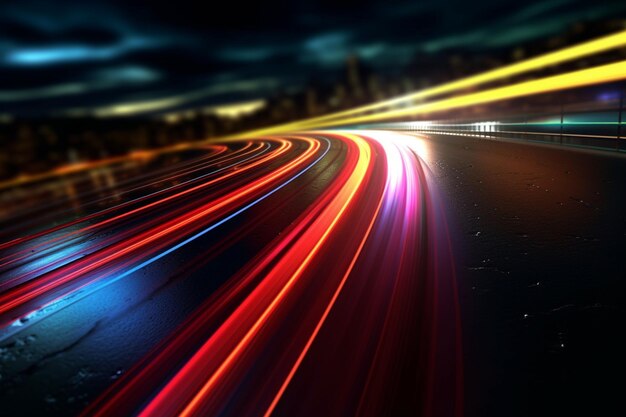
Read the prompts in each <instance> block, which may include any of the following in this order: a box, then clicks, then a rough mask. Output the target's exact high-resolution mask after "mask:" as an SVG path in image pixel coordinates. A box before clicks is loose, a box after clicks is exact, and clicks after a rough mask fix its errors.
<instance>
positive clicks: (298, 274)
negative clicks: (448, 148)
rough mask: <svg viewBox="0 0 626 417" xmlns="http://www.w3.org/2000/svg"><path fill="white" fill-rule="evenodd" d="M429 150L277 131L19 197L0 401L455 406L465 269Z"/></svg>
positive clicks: (159, 407) (304, 409) (112, 408)
mask: <svg viewBox="0 0 626 417" xmlns="http://www.w3.org/2000/svg"><path fill="white" fill-rule="evenodd" d="M421 151H422V150H421V149H420V147H419V142H417V141H416V140H415V138H414V137H413V136H410V135H404V134H398V133H390V132H382V131H372V132H367V131H364V132H357V131H355V132H335V133H324V132H320V133H318V134H316V133H310V134H306V135H294V136H277V137H269V138H266V139H261V140H252V141H241V142H231V143H227V144H216V145H209V146H205V147H203V148H201V149H194V150H190V151H185V152H181V153H180V154H169V155H165V156H160V157H153V156H149V155H146V158H145V159H144V160H143V161H141V162H137V161H134V162H132V163H120V164H115V165H113V166H109V167H104V168H103V167H97V168H94V169H92V170H86V171H84V172H82V173H77V174H72V175H70V176H63V177H62V178H57V179H56V180H48V181H43V182H40V183H34V184H31V185H28V186H26V187H25V188H24V189H19V190H18V189H9V190H6V191H5V192H6V193H10V195H9V196H6V195H5V196H3V197H4V198H11V199H12V201H15V204H14V205H12V206H7V210H6V211H5V212H4V213H3V221H2V234H3V237H2V238H3V242H4V243H3V244H2V247H1V250H2V253H1V266H0V267H1V268H2V270H1V271H2V281H1V285H2V292H1V294H0V300H1V301H0V308H1V310H0V323H1V324H2V339H3V340H2V345H1V346H2V356H1V357H0V359H1V360H2V362H1V363H2V379H1V380H0V385H2V390H1V392H2V393H3V394H2V396H3V398H2V402H3V405H5V406H6V407H8V409H9V410H11V415H20V414H21V415H33V414H46V415H68V414H77V413H81V412H82V413H84V414H85V415H129V414H139V415H144V416H148V415H155V416H157V415H158V416H162V415H218V414H219V415H222V414H227V415H259V414H267V415H270V414H273V415H293V414H294V413H297V414H299V415H344V414H345V413H350V414H355V413H359V414H362V415H380V414H381V413H392V414H398V413H399V414H402V413H406V412H411V413H414V412H420V413H422V412H423V413H429V414H430V413H432V412H434V411H437V412H438V413H443V414H444V415H450V414H451V413H452V414H455V413H460V411H461V409H462V398H463V397H462V395H463V387H462V355H461V340H460V336H461V327H460V321H459V319H460V310H459V303H458V294H457V287H456V285H457V284H456V276H455V274H454V261H453V255H452V251H451V241H450V236H449V229H448V226H447V221H446V216H445V213H444V209H443V205H442V202H441V199H440V196H439V195H438V192H437V187H436V184H435V183H434V182H433V178H432V173H431V172H430V169H429V168H428V166H427V165H426V164H424V162H423V160H422V158H421V156H420V152H421ZM390 398H393V401H390ZM451 398H452V399H453V401H450V399H451Z"/></svg>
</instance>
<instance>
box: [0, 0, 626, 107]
mask: <svg viewBox="0 0 626 417" xmlns="http://www.w3.org/2000/svg"><path fill="white" fill-rule="evenodd" d="M3 1H4V0H3ZM338 3H341V4H340V5H339V4H338ZM211 4H213V6H211ZM625 11H626V3H623V2H620V1H578V0H548V1H543V2H524V1H516V2H505V1H501V0H479V1H471V2H468V1H457V0H453V1H442V0H427V1H406V0H404V1H402V0H399V1H390V0H387V1H378V2H376V1H342V2H336V1H323V2H319V1H263V2H260V1H259V2H256V3H254V4H250V5H245V4H244V3H242V2H239V1H224V2H220V3H215V2H196V4H188V3H187V2H185V1H180V0H178V1H170V2H158V1H123V2H116V1H91V2H84V1H83V2H79V1H68V0H55V1H47V2H41V1H28V0H22V1H19V2H18V1H6V2H5V3H3V4H2V5H0V33H1V35H0V115H3V114H4V115H6V114H8V115H18V116H19V115H55V116H65V115H70V116H71V115H85V114H93V113H99V114H102V115H106V114H107V110H109V109H111V108H113V107H115V106H117V108H119V106H120V105H122V104H123V105H129V107H127V108H128V109H129V111H128V113H129V114H141V113H143V112H155V111H156V112H167V111H170V110H172V109H180V108H192V107H194V106H200V105H217V104H226V103H234V102H242V101H248V100H253V99H258V98H263V97H266V96H268V95H269V94H271V93H273V92H276V91H278V90H290V89H297V88H300V87H302V86H303V85H305V84H306V83H307V82H309V81H310V80H311V78H316V79H322V80H323V79H325V78H330V79H332V78H333V77H336V75H337V74H338V73H339V71H341V69H342V67H343V66H344V62H345V58H346V56H347V55H348V54H356V55H358V56H359V57H360V59H361V60H362V61H363V62H365V63H366V64H367V65H369V66H371V67H373V68H375V69H376V70H378V71H381V72H384V71H391V70H393V69H394V68H402V66H403V65H406V64H407V62H408V61H409V60H410V59H411V58H412V57H414V56H415V55H416V54H418V53H425V54H445V53H447V52H450V51H453V50H463V51H467V52H477V53H490V52H491V51H496V50H498V49H503V48H510V47H512V46H514V45H516V44H520V43H524V42H531V41H533V40H534V39H541V38H545V37H548V36H550V35H552V34H556V33H559V32H560V31H563V30H564V29H566V28H567V27H568V26H570V25H571V24H572V23H575V22H579V21H591V20H597V19H603V18H609V17H613V16H617V15H620V14H623V13H624V12H625Z"/></svg>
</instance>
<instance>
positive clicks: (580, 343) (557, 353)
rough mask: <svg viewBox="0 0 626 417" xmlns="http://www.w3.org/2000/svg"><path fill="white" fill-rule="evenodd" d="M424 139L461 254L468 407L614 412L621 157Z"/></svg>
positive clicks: (625, 267) (529, 412)
mask: <svg viewBox="0 0 626 417" xmlns="http://www.w3.org/2000/svg"><path fill="white" fill-rule="evenodd" d="M427 138H428V139H425V140H424V141H423V143H424V145H423V146H424V148H425V149H427V150H428V152H425V153H424V159H425V161H426V163H427V165H428V166H429V167H431V169H432V170H433V172H434V173H435V176H436V178H437V183H438V185H439V187H440V189H441V190H442V193H443V194H444V195H445V200H446V205H447V207H448V218H449V219H450V221H451V224H452V226H451V227H452V229H453V230H455V233H453V236H454V239H455V243H456V245H455V247H456V255H457V259H458V260H459V263H460V265H459V269H458V276H459V283H460V288H461V293H462V296H461V300H462V303H461V304H462V310H463V328H464V333H463V334H464V338H463V341H464V349H465V358H466V360H465V362H464V364H465V376H466V378H465V389H466V391H465V393H466V411H467V414H468V415H472V416H503V415H507V416H538V415H541V416H543V415H546V416H548V415H551V416H556V415H568V416H572V415H581V416H582V415H606V416H609V415H620V414H621V413H622V411H623V408H624V407H623V402H622V400H621V398H622V393H623V392H624V389H625V388H626V386H625V383H624V379H623V377H622V375H624V372H625V371H626V364H625V360H624V354H623V346H624V342H625V341H626V340H625V337H624V332H623V330H621V329H622V328H623V323H624V307H625V306H626V300H625V295H626V287H625V279H626V256H625V255H626V193H625V190H626V159H625V157H624V155H623V154H616V153H608V152H607V153H602V152H593V151H584V150H578V149H573V148H568V147H558V146H542V145H534V144H528V143H520V142H516V141H509V142H507V141H501V140H491V139H487V138H480V137H465V136H449V135H439V136H429V137H427Z"/></svg>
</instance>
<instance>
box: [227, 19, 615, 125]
mask: <svg viewBox="0 0 626 417" xmlns="http://www.w3.org/2000/svg"><path fill="white" fill-rule="evenodd" d="M624 46H626V31H621V32H618V33H615V34H612V35H608V36H605V37H601V38H598V39H594V40H591V41H588V42H584V43H581V44H579V45H574V46H571V47H567V48H564V49H561V50H558V51H555V52H550V53H547V54H544V55H540V56H538V57H534V58H530V59H527V60H524V61H521V62H518V63H514V64H510V65H505V66H503V67H500V68H496V69H494V70H490V71H486V72H482V73H480V74H477V75H473V76H470V77H466V78H462V79H460V80H455V81H451V82H448V83H444V84H441V85H438V86H435V87H431V88H426V89H424V90H420V91H416V92H413V93H410V94H406V95H403V96H400V97H395V98H392V99H388V100H383V101H380V102H376V103H373V104H369V105H365V106H360V107H356V108H353V109H349V110H344V111H340V112H336V113H331V114H328V115H324V116H318V117H313V118H309V119H304V120H298V121H295V122H290V123H285V124H282V125H278V126H273V127H270V128H266V129H257V130H254V131H251V132H248V133H247V135H250V136H258V135H265V134H271V133H280V132H288V131H298V130H306V129H316V128H322V127H330V126H340V125H347V124H351V123H353V121H352V120H354V119H357V118H356V116H355V115H357V114H360V113H366V112H372V111H375V110H380V109H384V108H386V107H392V106H396V105H399V104H409V105H411V104H412V103H413V102H415V101H421V100H425V99H428V98H432V97H436V96H438V95H442V94H447V93H453V92H457V91H460V90H463V89H467V88H469V87H478V86H480V85H483V84H487V83H489V82H493V81H498V80H502V79H505V78H507V77H511V76H515V75H521V74H524V73H527V72H531V71H536V70H540V69H543V68H547V67H550V66H554V65H557V64H562V63H566V62H569V61H573V60H577V59H580V58H584V57H588V56H592V55H596V54H599V53H602V52H606V51H609V50H612V49H617V48H620V47H624ZM598 82H602V81H598ZM547 91H548V90H547ZM413 107H414V105H413ZM377 114H382V115H384V114H386V112H377ZM383 118H384V117H383ZM366 120H367V119H366ZM233 137H234V136H233Z"/></svg>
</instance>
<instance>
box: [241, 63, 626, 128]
mask: <svg viewBox="0 0 626 417" xmlns="http://www.w3.org/2000/svg"><path fill="white" fill-rule="evenodd" d="M623 79H626V61H619V62H616V63H612V64H606V65H601V66H597V67H593V68H588V69H584V70H579V71H573V72H568V73H565V74H560V75H554V76H550V77H544V78H540V79H537V80H531V81H524V82H520V83H517V84H513V85H509V86H504V87H497V88H492V89H489V90H485V91H480V92H476V93H469V94H465V95H462V96H458V97H451V98H446V99H442V100H437V101H433V102H430V103H423V104H417V105H413V106H410V107H406V108H402V109H392V110H387V111H383V112H380V113H375V114H369V115H362V116H354V117H344V118H340V119H336V120H329V121H327V122H321V123H319V124H317V125H314V126H309V125H308V124H298V123H296V124H287V125H279V126H275V127H270V128H267V129H261V130H258V131H254V132H248V133H244V134H238V135H233V136H232V138H235V137H238V138H240V137H242V136H243V135H245V136H257V135H266V134H268V133H276V132H285V131H287V130H303V129H310V128H312V127H316V128H322V127H333V126H342V125H351V124H358V123H372V122H378V121H383V120H389V119H395V118H400V117H406V116H417V115H420V114H426V113H434V112H440V111H446V110H453V109H458V108H462V107H469V106H475V105H480V104H487V103H491V102H494V101H500V100H507V99H513V98H518V97H523V96H529V95H534V94H541V93H548V92H551V91H557V90H565V89H571V88H577V87H584V86H589V85H593V84H601V83H607V82H612V81H618V80H623Z"/></svg>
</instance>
